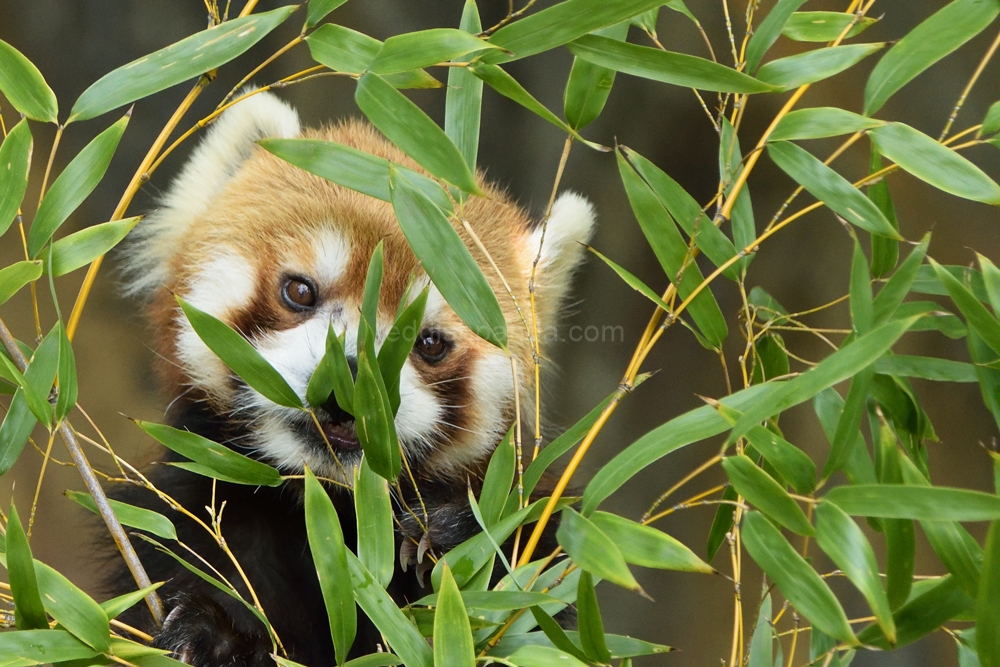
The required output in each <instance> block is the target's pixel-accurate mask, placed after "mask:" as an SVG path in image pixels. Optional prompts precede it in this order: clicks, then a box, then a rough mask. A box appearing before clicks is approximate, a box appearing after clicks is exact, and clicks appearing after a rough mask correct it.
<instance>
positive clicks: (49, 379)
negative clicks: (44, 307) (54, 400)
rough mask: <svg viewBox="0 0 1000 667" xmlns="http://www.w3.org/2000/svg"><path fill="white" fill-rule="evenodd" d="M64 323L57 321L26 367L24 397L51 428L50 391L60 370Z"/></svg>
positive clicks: (36, 414)
mask: <svg viewBox="0 0 1000 667" xmlns="http://www.w3.org/2000/svg"><path fill="white" fill-rule="evenodd" d="M61 330H62V324H61V323H59V322H56V324H55V326H54V327H52V330H51V331H49V333H47V334H46V335H45V338H43V339H42V342H41V343H39V344H38V348H36V349H35V353H34V354H33V355H31V360H30V361H29V362H28V367H27V368H26V369H24V392H25V394H24V397H25V399H27V401H28V407H29V408H30V409H31V412H32V413H34V415H35V417H37V418H38V421H40V422H41V423H42V424H44V425H45V426H46V427H49V428H51V427H52V425H53V423H54V421H53V420H54V416H53V413H52V407H53V406H52V404H51V403H50V402H49V393H50V392H51V391H52V384H53V383H54V382H55V379H56V375H57V374H58V372H59V347H60V346H59V337H60V331H61Z"/></svg>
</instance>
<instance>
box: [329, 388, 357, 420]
mask: <svg viewBox="0 0 1000 667" xmlns="http://www.w3.org/2000/svg"><path fill="white" fill-rule="evenodd" d="M323 410H324V412H326V413H327V414H328V415H330V422H331V423H333V424H334V425H337V426H341V425H343V424H349V423H352V422H353V421H354V415H352V414H350V413H349V412H347V411H346V410H344V409H343V408H341V407H340V406H339V405H337V400H336V399H335V398H334V397H333V396H332V395H331V396H330V398H329V400H327V402H326V403H324V404H323Z"/></svg>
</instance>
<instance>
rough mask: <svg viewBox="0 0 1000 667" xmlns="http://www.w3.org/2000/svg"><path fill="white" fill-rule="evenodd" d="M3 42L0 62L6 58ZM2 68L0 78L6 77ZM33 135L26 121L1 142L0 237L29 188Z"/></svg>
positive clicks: (15, 127)
mask: <svg viewBox="0 0 1000 667" xmlns="http://www.w3.org/2000/svg"><path fill="white" fill-rule="evenodd" d="M3 45H4V43H3V42H2V41H0V61H2V60H3V55H2V53H3ZM2 70H3V67H0V77H3V76H4V74H3V73H2ZM31 149H32V137H31V128H30V127H28V121H27V120H21V121H20V122H19V123H18V124H17V125H15V126H14V127H13V128H11V130H10V132H8V133H7V136H6V137H5V138H4V140H3V144H0V236H3V234H4V233H5V232H6V231H7V230H8V229H9V228H10V225H11V223H12V222H13V221H14V218H15V216H16V215H17V211H18V209H19V208H20V207H21V200H23V199H24V191H25V190H26V189H27V187H28V168H29V167H30V165H31Z"/></svg>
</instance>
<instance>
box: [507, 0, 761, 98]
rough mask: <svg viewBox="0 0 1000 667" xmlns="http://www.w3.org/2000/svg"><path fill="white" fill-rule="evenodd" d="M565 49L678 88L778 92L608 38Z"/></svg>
mask: <svg viewBox="0 0 1000 667" xmlns="http://www.w3.org/2000/svg"><path fill="white" fill-rule="evenodd" d="M564 4H565V3H564ZM497 34H499V32H498V33H497ZM566 47H567V48H568V49H569V50H570V53H572V54H573V55H574V56H576V57H577V58H580V59H581V60H586V61H587V62H590V63H593V64H595V65H600V66H601V67H607V68H608V69H613V70H617V71H619V72H623V73H625V74H631V75H633V76H638V77H642V78H644V79H652V80H653V81H660V82H662V83H669V84H673V85H675V86H684V87H686V88H698V89H700V90H710V91H714V92H723V93H768V92H772V91H776V90H778V88H777V87H775V86H772V85H771V84H768V83H764V82H763V81H758V80H757V79H755V78H753V77H752V76H748V75H746V74H743V73H742V72H737V71H736V70H734V69H732V68H731V67H726V66H725V65H720V64H718V63H715V62H712V61H711V60H706V59H705V58H698V57H696V56H689V55H687V54H684V53H674V52H673V51H662V50H660V49H654V48H652V47H649V46H637V45H635V44H628V43H625V42H619V41H617V40H614V39H610V38H608V37H600V36H598V35H587V36H585V37H581V38H580V39H577V40H576V41H573V42H570V43H569V44H567V45H566Z"/></svg>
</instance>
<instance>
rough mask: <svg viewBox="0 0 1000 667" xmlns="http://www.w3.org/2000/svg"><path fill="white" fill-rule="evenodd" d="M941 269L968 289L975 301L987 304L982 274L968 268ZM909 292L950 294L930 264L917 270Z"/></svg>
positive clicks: (945, 266) (946, 266) (946, 267)
mask: <svg viewBox="0 0 1000 667" xmlns="http://www.w3.org/2000/svg"><path fill="white" fill-rule="evenodd" d="M941 268H942V269H944V270H945V272H947V273H949V274H951V276H952V277H953V278H955V279H956V280H958V281H960V282H961V283H962V284H964V285H965V286H966V287H968V288H969V289H970V290H971V291H972V294H973V295H974V296H975V297H976V298H977V299H979V300H980V301H982V302H983V303H989V300H990V297H989V294H987V293H986V285H985V283H984V281H983V274H981V273H980V272H979V271H976V270H975V269H973V268H970V267H968V266H955V265H950V266H949V265H942V266H941ZM910 291H912V292H918V293H921V294H938V295H943V296H948V295H949V294H950V292H949V291H948V288H947V287H945V284H944V283H943V282H941V279H940V278H939V277H938V274H937V270H936V269H935V268H934V267H933V266H932V265H930V264H926V265H923V266H921V267H920V268H919V269H917V275H916V278H914V280H913V286H912V287H911V289H910Z"/></svg>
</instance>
